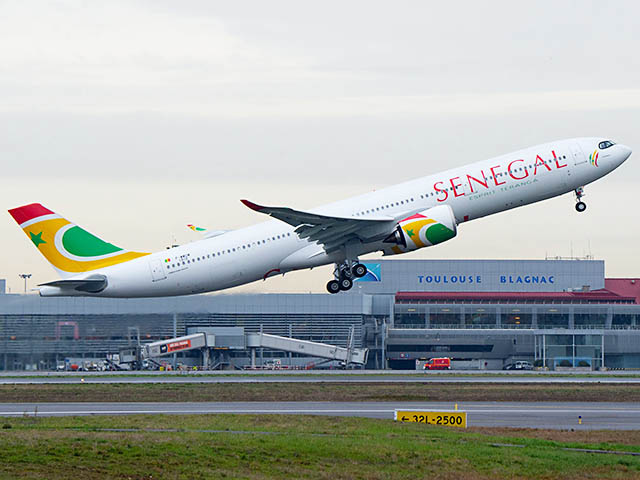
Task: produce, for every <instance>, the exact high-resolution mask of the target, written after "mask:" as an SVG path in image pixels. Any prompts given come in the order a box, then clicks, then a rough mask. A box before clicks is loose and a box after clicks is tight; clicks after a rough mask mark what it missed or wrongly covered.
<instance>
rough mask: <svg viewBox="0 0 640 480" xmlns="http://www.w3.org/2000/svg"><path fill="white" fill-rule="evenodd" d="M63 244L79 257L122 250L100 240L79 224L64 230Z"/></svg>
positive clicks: (95, 255) (97, 255)
mask: <svg viewBox="0 0 640 480" xmlns="http://www.w3.org/2000/svg"><path fill="white" fill-rule="evenodd" d="M62 245H63V246H64V248H65V250H66V251H67V252H69V253H70V254H71V255H76V256H78V257H99V256H101V255H107V254H109V253H115V252H120V251H122V249H121V248H119V247H116V246H115V245H112V244H110V243H107V242H105V241H103V240H100V239H99V238H98V237H96V236H94V235H92V234H90V233H89V232H87V231H86V230H83V229H82V228H80V227H78V226H73V227H71V228H70V229H69V230H67V231H66V232H64V235H63V236H62Z"/></svg>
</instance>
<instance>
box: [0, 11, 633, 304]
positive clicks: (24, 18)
mask: <svg viewBox="0 0 640 480" xmlns="http://www.w3.org/2000/svg"><path fill="white" fill-rule="evenodd" d="M639 19H640V3H638V2H636V1H626V2H624V1H616V2H602V1H599V2H598V1H593V2H588V1H580V2H567V1H565V2H563V1H549V2H544V1H539V2H529V3H527V4H526V5H525V4H524V3H523V2H513V1H504V2H497V1H495V2H494V1H485V2H453V1H452V2H425V1H415V2H412V1H397V2H373V1H371V0H368V1H352V2H345V1H335V2H333V1H326V0H325V1H324V2H315V3H311V2H300V1H274V0H272V1H269V2H263V1H255V2H250V1H235V2H222V1H220V2H215V1H210V0H206V1H194V0H190V1H189V2H182V1H177V0H176V1H159V0H149V1H126V2H125V1H122V2H119V1H114V0H109V1H108V2H98V1H42V2H39V1H29V2H24V1H6V0H2V1H0V155H1V157H0V158H1V161H2V167H3V168H2V177H1V178H2V179H1V180H0V182H1V184H0V185H1V186H2V188H0V205H1V206H2V207H3V210H6V209H8V208H12V207H16V206H19V205H23V204H25V203H31V202H40V203H43V204H44V205H46V206H48V207H49V208H50V209H52V210H54V211H56V212H58V213H60V214H62V215H64V216H65V217H67V218H69V219H71V220H73V221H75V222H76V223H78V224H80V225H81V226H83V227H84V228H86V229H88V230H89V231H91V232H92V233H94V234H96V235H98V236H100V237H101V238H103V239H105V240H107V241H110V242H112V243H115V244H116V245H119V246H122V247H125V248H129V249H136V250H141V251H155V250H159V249H162V248H164V247H165V246H166V245H168V244H170V243H173V242H178V243H184V242H188V241H192V240H196V239H197V238H198V237H197V236H196V235H195V234H193V232H191V231H189V230H187V229H186V227H185V225H186V224H187V223H195V224H200V225H203V226H206V227H210V228H214V229H233V228H240V227H243V226H246V225H250V224H252V223H254V222H259V221H262V220H263V218H262V217H261V216H260V215H259V214H257V213H255V212H252V211H250V210H248V209H247V208H246V207H244V206H242V205H241V204H240V202H239V201H238V199H240V198H249V199H251V200H254V201H256V202H260V203H265V204H272V205H286V206H290V207H293V208H310V207H313V206H317V205H321V204H323V203H325V202H330V201H334V200H337V199H341V198H346V197H348V196H351V195H355V194H360V193H363V192H367V191H369V190H372V189H376V188H381V187H383V186H386V185H390V184H393V183H398V182H401V181H404V180H408V179H411V178H415V177H420V176H424V175H427V174H431V173H436V172H438V171H441V170H445V169H447V168H450V167H454V166H460V165H464V164H467V163H471V162H475V161H479V160H483V159H485V158H489V157H492V156H495V155H499V154H503V153H507V152H509V151H512V150H517V149H520V148H524V147H527V146H530V145H535V144H537V143H542V142H547V141H551V140H556V139H561V138H568V137H576V136H604V137H610V138H611V139H612V140H614V141H617V142H620V143H625V144H627V145H629V146H630V147H631V148H633V149H634V150H635V151H636V153H635V154H634V155H632V157H631V158H630V159H629V160H628V161H627V162H626V163H625V164H624V165H623V166H622V167H621V168H619V169H618V170H616V171H615V172H613V173H612V174H611V175H609V176H607V177H605V178H604V179H602V180H600V181H598V182H596V183H595V184H593V185H590V186H588V187H587V189H586V193H587V196H586V198H585V201H586V202H587V204H588V209H587V211H586V212H585V213H583V214H577V213H576V212H575V210H574V208H573V205H574V200H573V198H572V196H571V195H565V196H563V197H560V198H557V199H553V200H550V201H546V202H543V203H540V204H537V205H533V206H528V207H524V208H520V209H517V210H514V211H511V212H506V213H502V214H499V215H494V216H492V217H489V218H486V219H482V220H478V221H476V222H471V223H469V224H465V225H464V226H463V227H462V228H460V230H459V236H458V238H456V239H454V240H452V241H450V242H448V243H446V244H444V245H441V246H438V247H435V248H432V249H423V250H420V251H418V252H415V253H412V254H409V255H405V256H402V257H398V258H532V259H542V258H544V257H545V255H547V254H548V255H564V256H568V255H570V254H571V252H573V254H574V255H583V254H585V253H589V252H591V253H592V254H593V255H595V256H596V257H597V258H600V259H604V260H606V271H607V275H608V276H640V256H639V255H638V254H637V250H638V245H639V244H640V226H638V214H637V213H636V207H635V205H636V204H637V201H638V198H637V193H636V192H637V188H638V179H639V178H640V167H639V166H638V162H637V161H636V158H637V157H638V155H640V128H639V127H640V55H638V46H639V45H640V20H639ZM2 218H4V220H2V221H0V235H1V238H2V240H3V249H2V252H3V253H2V258H1V259H0V278H2V277H5V278H7V281H8V286H9V287H10V288H11V290H12V291H14V292H16V291H21V289H22V281H21V280H20V279H19V278H18V274H19V273H25V272H29V273H33V275H34V276H33V278H32V281H31V282H30V284H31V285H32V286H33V285H35V284H36V283H42V282H45V281H50V280H53V279H55V278H56V274H55V272H54V271H53V269H52V268H51V267H50V266H49V265H48V264H47V263H46V261H45V260H44V258H42V257H41V256H40V255H39V254H38V253H37V252H36V251H35V249H34V248H33V245H32V244H31V243H30V242H29V241H28V240H27V238H26V237H25V236H24V233H23V232H22V231H21V230H20V229H19V228H18V227H17V226H16V225H15V223H14V222H13V219H12V218H11V217H10V216H9V215H8V214H7V213H5V214H4V217H3V216H2V215H0V219H2ZM330 272H331V270H330V268H328V267H326V268H322V269H317V270H314V271H312V272H297V273H291V274H287V275H286V276H285V278H275V279H270V280H269V281H267V282H260V283H255V284H251V285H248V286H245V287H240V288H239V289H235V291H324V285H325V283H326V281H327V280H328V279H329V278H330V274H331V273H330Z"/></svg>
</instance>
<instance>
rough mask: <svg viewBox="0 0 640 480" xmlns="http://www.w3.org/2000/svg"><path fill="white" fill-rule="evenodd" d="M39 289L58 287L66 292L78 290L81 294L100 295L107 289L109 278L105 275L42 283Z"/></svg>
mask: <svg viewBox="0 0 640 480" xmlns="http://www.w3.org/2000/svg"><path fill="white" fill-rule="evenodd" d="M38 286H39V287H58V288H61V289H64V290H77V291H79V292H89V293H98V292H101V291H102V290H104V289H105V288H107V277H105V276H104V275H93V276H91V277H89V278H82V279H77V280H76V279H69V280H55V281H53V282H48V283H41V284H40V285H38Z"/></svg>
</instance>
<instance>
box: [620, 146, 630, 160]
mask: <svg viewBox="0 0 640 480" xmlns="http://www.w3.org/2000/svg"><path fill="white" fill-rule="evenodd" d="M620 150H621V151H622V161H623V162H624V161H625V160H626V159H627V158H629V156H630V155H631V152H632V150H631V149H630V148H629V147H627V146H626V145H620Z"/></svg>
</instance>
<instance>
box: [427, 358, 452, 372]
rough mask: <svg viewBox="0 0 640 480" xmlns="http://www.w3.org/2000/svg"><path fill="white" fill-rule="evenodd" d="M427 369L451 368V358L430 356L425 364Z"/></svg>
mask: <svg viewBox="0 0 640 480" xmlns="http://www.w3.org/2000/svg"><path fill="white" fill-rule="evenodd" d="M422 368H424V369H425V370H450V369H451V359H450V358H447V357H442V358H430V359H429V360H427V361H426V363H425V364H424V367H422Z"/></svg>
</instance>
